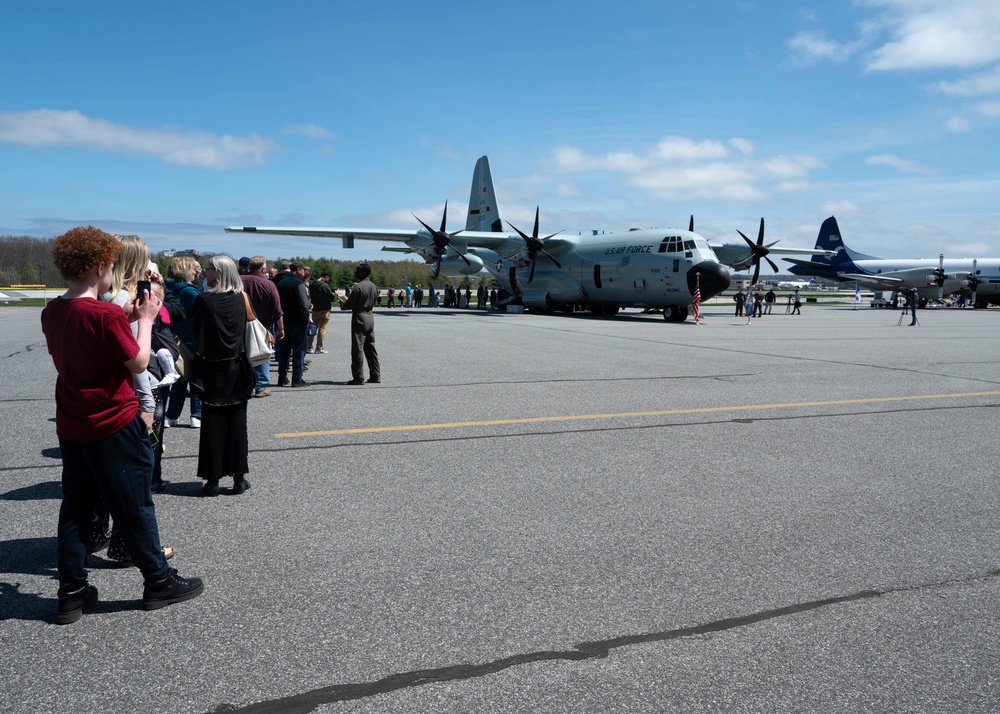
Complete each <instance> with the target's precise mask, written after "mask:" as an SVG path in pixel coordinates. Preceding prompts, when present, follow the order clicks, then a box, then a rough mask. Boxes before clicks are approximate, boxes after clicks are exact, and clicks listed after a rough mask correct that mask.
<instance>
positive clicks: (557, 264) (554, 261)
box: [542, 248, 562, 270]
mask: <svg viewBox="0 0 1000 714" xmlns="http://www.w3.org/2000/svg"><path fill="white" fill-rule="evenodd" d="M542 252H543V253H545V255H547V256H548V257H549V260H551V261H552V262H553V263H555V264H556V267H557V268H559V269H560V270H562V264H561V263H560V262H559V261H558V260H556V259H555V258H553V257H552V253H550V252H549V251H547V250H545V249H544V248H542Z"/></svg>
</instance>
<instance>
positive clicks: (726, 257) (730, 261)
mask: <svg viewBox="0 0 1000 714" xmlns="http://www.w3.org/2000/svg"><path fill="white" fill-rule="evenodd" d="M709 248H711V249H712V251H713V252H714V253H715V256H716V257H717V258H718V259H719V262H721V263H725V264H726V265H728V266H729V267H731V268H736V269H737V270H742V269H743V268H747V267H750V266H751V265H752V264H753V263H752V262H751V258H752V257H753V253H752V252H751V251H750V247H749V246H748V245H747V244H746V243H722V244H719V245H712V244H711V243H710V244H709ZM768 253H774V254H784V255H825V256H827V257H830V256H834V255H836V254H837V253H836V252H835V251H832V250H818V249H813V248H769V249H768Z"/></svg>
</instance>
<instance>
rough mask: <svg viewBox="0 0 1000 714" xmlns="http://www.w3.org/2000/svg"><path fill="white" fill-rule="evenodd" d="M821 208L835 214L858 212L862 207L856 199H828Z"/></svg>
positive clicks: (825, 211) (824, 211)
mask: <svg viewBox="0 0 1000 714" xmlns="http://www.w3.org/2000/svg"><path fill="white" fill-rule="evenodd" d="M820 210H821V211H822V212H823V213H829V214H830V215H831V216H833V215H836V214H838V213H841V214H843V213H857V212H858V211H860V210H861V208H860V207H859V206H858V204H856V203H855V202H854V201H827V202H825V203H824V204H823V205H821V206H820Z"/></svg>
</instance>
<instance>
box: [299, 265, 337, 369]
mask: <svg viewBox="0 0 1000 714" xmlns="http://www.w3.org/2000/svg"><path fill="white" fill-rule="evenodd" d="M309 299H310V300H311V301H312V321H313V325H315V327H316V335H315V338H316V349H315V352H316V354H321V355H325V354H326V350H325V349H323V338H324V337H326V326H327V325H328V324H330V309H331V308H332V307H333V303H334V300H336V299H337V298H336V295H335V294H334V292H333V288H331V287H330V271H329V270H324V271H323V272H322V273H321V274H320V276H319V280H313V281H312V282H311V283H309ZM313 351H314V350H313V335H309V340H308V342H307V343H306V352H308V353H312V352H313Z"/></svg>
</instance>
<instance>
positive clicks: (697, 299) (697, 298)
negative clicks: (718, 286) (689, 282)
mask: <svg viewBox="0 0 1000 714" xmlns="http://www.w3.org/2000/svg"><path fill="white" fill-rule="evenodd" d="M700 304H701V273H695V274H694V302H692V303H691V309H692V310H693V311H694V322H695V324H698V321H699V320H700V319H701V318H700V316H701V313H699V312H698V306H699V305H700Z"/></svg>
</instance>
